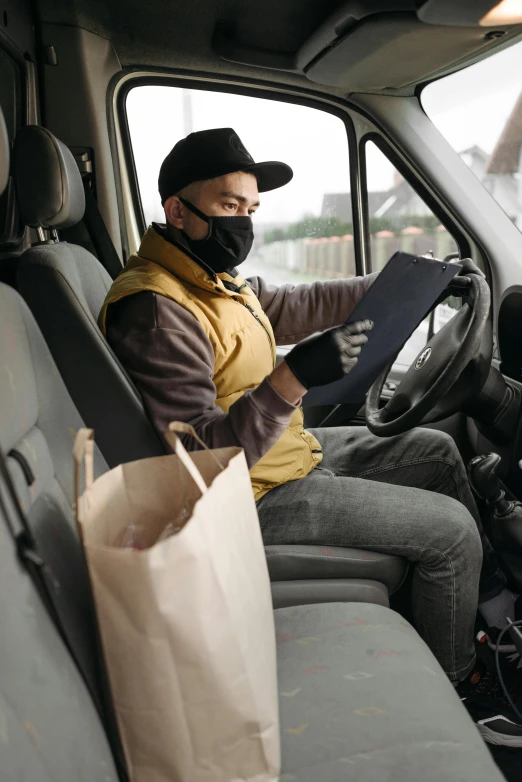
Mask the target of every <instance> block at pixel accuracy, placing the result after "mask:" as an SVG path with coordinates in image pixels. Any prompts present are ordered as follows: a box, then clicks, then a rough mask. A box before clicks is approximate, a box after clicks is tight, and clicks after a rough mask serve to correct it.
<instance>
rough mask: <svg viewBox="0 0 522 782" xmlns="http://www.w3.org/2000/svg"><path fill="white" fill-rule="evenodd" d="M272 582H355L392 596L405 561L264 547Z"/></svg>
mask: <svg viewBox="0 0 522 782" xmlns="http://www.w3.org/2000/svg"><path fill="white" fill-rule="evenodd" d="M265 551H266V557H267V562H268V570H269V572H270V580H271V581H297V580H301V579H313V578H323V579H326V578H358V579H369V580H372V581H380V582H381V584H384V585H385V587H386V588H387V589H388V593H389V594H390V595H392V594H393V593H394V592H396V591H397V589H398V588H399V587H400V585H401V584H402V582H403V580H404V578H405V576H406V572H407V570H408V561H407V560H406V559H404V558H403V557H396V556H394V555H393V554H379V553H377V552H376V551H365V550H364V551H363V550H362V549H355V548H334V547H328V546H296V545H291V546H290V545H288V546H285V545H277V546H266V547H265Z"/></svg>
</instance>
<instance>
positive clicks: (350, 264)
mask: <svg viewBox="0 0 522 782" xmlns="http://www.w3.org/2000/svg"><path fill="white" fill-rule="evenodd" d="M126 110H127V118H128V125H129V131H130V139H131V144H132V151H133V155H134V162H135V166H136V172H137V178H138V186H139V194H140V198H141V204H142V208H143V212H144V217H145V222H146V224H147V225H149V224H150V223H151V222H152V221H156V222H160V223H161V222H164V219H165V218H164V213H163V210H162V207H161V203H160V199H159V195H158V186H157V181H158V172H159V168H160V165H161V163H162V161H163V159H164V157H165V156H166V155H167V153H168V152H169V151H170V149H171V148H172V147H173V146H174V144H175V143H176V142H177V141H178V140H179V139H181V138H183V137H184V136H186V135H187V134H188V133H190V132H192V131H198V130H205V129H208V128H219V127H233V128H234V130H235V131H236V132H237V133H238V135H239V136H240V138H241V140H242V141H243V143H244V145H245V146H246V148H247V149H248V151H249V152H250V154H251V155H252V156H253V158H254V160H259V161H260V160H282V161H283V162H285V163H288V164H289V165H290V166H291V167H292V169H293V171H294V178H293V180H292V181H291V182H290V183H289V184H288V185H286V186H285V187H283V188H281V189H280V190H274V191H272V192H268V193H262V194H261V198H260V202H261V205H260V207H259V209H258V210H257V212H256V214H255V216H254V232H255V242H254V246H253V249H252V252H251V253H250V255H249V257H248V259H247V261H246V262H245V263H244V264H243V265H242V267H241V272H242V274H243V275H244V276H245V277H248V276H254V275H259V276H262V277H263V278H265V279H266V280H267V281H269V282H273V283H275V284H278V285H280V284H283V283H286V282H300V281H313V280H318V279H332V278H337V277H347V276H353V275H355V273H356V272H355V256H354V248H353V236H352V234H353V230H352V210H351V201H350V171H349V159H348V138H347V130H346V127H345V125H344V122H343V121H342V120H341V119H339V118H338V117H336V116H334V115H332V114H329V113H328V112H325V111H320V110H318V109H314V108H310V107H308V106H301V105H296V104H290V103H284V102H282V101H276V100H268V99H264V98H253V97H247V96H243V95H232V94H228V93H221V92H211V91H206V90H186V89H180V88H177V87H170V86H150V85H148V86H140V87H134V88H133V89H132V90H130V92H129V94H128V96H127V102H126Z"/></svg>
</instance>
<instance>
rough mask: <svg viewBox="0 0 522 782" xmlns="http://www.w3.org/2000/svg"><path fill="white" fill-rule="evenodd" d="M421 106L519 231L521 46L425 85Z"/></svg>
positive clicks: (521, 222) (521, 215) (521, 209)
mask: <svg viewBox="0 0 522 782" xmlns="http://www.w3.org/2000/svg"><path fill="white" fill-rule="evenodd" d="M421 101H422V106H423V108H424V110H425V112H426V114H427V115H428V116H429V118H430V119H431V120H432V122H433V123H434V125H436V127H437V128H438V129H439V130H440V132H441V133H442V135H443V136H445V138H446V139H447V141H448V142H449V143H450V144H451V146H452V147H453V148H454V149H455V151H456V152H458V153H459V155H460V157H461V158H462V160H463V161H464V162H465V163H466V165H468V166H469V167H470V168H471V170H472V171H473V173H474V174H475V176H476V177H477V178H478V179H479V180H480V182H482V184H483V185H484V187H485V188H486V190H488V191H489V192H490V193H491V195H492V196H493V198H494V199H495V200H496V201H497V203H498V204H499V205H500V206H501V207H502V209H503V210H504V212H505V213H506V214H507V216H508V217H509V218H510V219H511V220H512V221H513V223H514V224H515V225H516V226H517V227H518V228H519V229H520V230H522V176H521V171H522V43H518V44H515V45H514V46H511V47H509V48H508V49H505V50H504V51H502V52H499V53H498V54H494V55H493V56H491V57H488V58H487V59H485V60H482V61H481V62H479V63H476V64H475V65H471V66H470V67H469V68H465V69H464V70H462V71H459V72H458V73H454V74H451V75H450V76H446V77H445V78H444V79H439V80H438V81H436V82H434V83H433V84H429V85H428V86H427V87H425V89H424V90H423V91H422V93H421Z"/></svg>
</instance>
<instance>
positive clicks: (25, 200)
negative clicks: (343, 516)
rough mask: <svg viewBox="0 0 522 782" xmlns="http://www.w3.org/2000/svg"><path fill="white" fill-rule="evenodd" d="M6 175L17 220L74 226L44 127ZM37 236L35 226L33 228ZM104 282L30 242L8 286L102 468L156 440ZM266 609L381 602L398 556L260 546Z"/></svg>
mask: <svg viewBox="0 0 522 782" xmlns="http://www.w3.org/2000/svg"><path fill="white" fill-rule="evenodd" d="M13 157H14V161H13V163H14V165H13V176H14V181H15V187H16V194H17V199H18V205H19V209H20V215H21V218H22V220H23V221H24V222H25V224H26V225H28V226H30V227H32V228H35V229H37V230H38V229H48V230H51V231H53V232H54V233H55V232H56V230H60V229H64V228H69V227H72V226H73V225H76V224H77V223H79V222H80V221H81V219H82V217H83V213H84V209H85V200H84V191H83V185H82V180H81V176H80V173H79V170H78V167H77V165H76V162H75V160H74V157H73V155H72V154H71V152H70V150H69V149H68V148H67V147H66V146H65V144H63V143H62V142H61V141H59V140H58V139H57V138H55V136H53V134H52V133H50V131H48V130H47V129H45V128H42V127H39V126H36V125H30V126H26V127H23V128H21V129H20V131H19V132H18V135H17V138H16V140H15V144H14V150H13ZM39 232H40V234H41V233H42V231H41V230H40V231H39ZM111 283H112V280H111V277H110V276H109V274H108V273H107V272H106V271H105V269H104V268H103V267H102V265H101V264H100V262H99V261H98V259H97V258H95V257H94V256H93V255H92V254H91V253H89V252H88V251H87V250H85V249H84V248H83V247H81V246H78V245H75V244H69V243H67V242H61V241H59V240H54V239H53V240H48V241H40V242H37V243H36V244H34V245H33V246H32V247H31V248H30V249H28V250H26V252H25V253H24V254H23V256H22V257H21V259H20V261H19V265H18V285H19V289H20V292H21V294H22V296H23V297H24V298H25V300H26V302H27V303H28V305H29V307H30V308H31V310H32V312H33V315H34V317H35V318H36V321H37V322H38V325H39V326H40V329H41V331H42V333H43V335H44V337H45V339H46V341H47V344H48V346H49V348H50V351H51V354H52V356H53V358H54V361H55V362H56V364H57V366H58V369H59V371H60V373H61V375H62V378H63V380H64V381H65V384H66V386H67V389H68V391H69V393H70V395H71V397H72V399H73V401H74V403H75V405H76V407H77V409H78V411H79V413H80V416H81V417H82V419H83V420H84V421H85V423H86V425H87V426H89V427H91V428H93V429H94V430H95V432H96V442H97V444H98V446H99V448H100V450H101V452H102V454H103V456H104V457H105V460H106V461H107V463H108V465H109V467H114V466H116V465H118V464H121V463H122V462H128V461H132V460H134V459H142V458H146V457H151V456H158V455H161V454H163V453H164V448H163V445H162V443H161V441H160V439H159V437H158V436H157V434H156V432H155V430H154V428H153V427H152V424H151V423H150V421H149V419H148V417H147V415H146V412H145V410H144V407H143V403H142V401H141V398H140V396H139V394H138V392H137V390H136V388H135V386H134V385H133V383H132V381H131V380H130V378H129V377H128V375H127V374H126V372H125V370H124V369H123V367H122V365H121V364H120V363H119V361H118V359H117V358H116V356H115V355H114V353H113V352H112V350H111V348H110V347H109V344H108V343H107V341H106V340H105V338H104V336H103V335H102V333H101V331H100V329H99V327H98V324H97V319H98V315H99V312H100V309H101V307H102V304H103V301H104V299H105V296H106V294H107V291H108V290H109V288H110V286H111ZM266 553H267V561H268V568H269V571H270V578H271V580H272V582H273V585H272V587H273V597H274V605H275V607H284V606H290V605H302V604H305V603H321V602H335V601H358V602H370V603H378V604H380V605H385V606H387V605H388V603H389V601H388V596H389V594H393V592H395V591H396V590H397V589H398V588H399V586H400V585H401V583H402V582H403V580H404V578H405V575H406V572H407V561H406V560H404V559H403V558H401V557H397V556H393V555H389V554H381V553H377V552H369V551H362V550H360V549H351V548H325V547H320V546H295V545H292V546H290V545H276V546H267V547H266Z"/></svg>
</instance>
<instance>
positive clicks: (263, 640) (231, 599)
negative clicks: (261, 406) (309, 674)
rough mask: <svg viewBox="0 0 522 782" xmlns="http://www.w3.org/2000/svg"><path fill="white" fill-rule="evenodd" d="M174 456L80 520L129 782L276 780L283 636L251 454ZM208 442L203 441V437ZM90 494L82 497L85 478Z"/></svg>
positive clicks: (81, 510)
mask: <svg viewBox="0 0 522 782" xmlns="http://www.w3.org/2000/svg"><path fill="white" fill-rule="evenodd" d="M169 430H170V431H169V434H168V437H169V440H170V442H171V444H172V446H173V448H174V450H175V454H173V455H169V456H160V457H157V458H151V459H143V460H140V461H136V462H131V463H128V464H122V465H120V466H119V467H116V468H115V469H113V470H110V471H109V472H107V473H105V474H104V475H102V476H101V477H100V478H98V479H97V480H93V466H92V457H93V448H94V441H93V433H92V431H91V430H86V429H82V430H80V432H79V433H78V435H77V437H76V441H75V444H74V459H75V474H76V497H77V502H76V509H77V519H78V524H79V527H80V531H81V536H82V540H83V544H84V548H85V552H86V557H87V562H88V566H89V573H90V577H91V582H92V587H93V592H94V599H95V603H96V610H97V614H98V621H99V625H100V633H101V638H102V645H103V650H104V655H105V659H106V664H107V669H108V675H109V680H110V686H111V691H112V695H113V700H114V707H115V711H116V715H117V719H118V724H119V728H120V732H121V738H122V743H123V747H124V751H125V756H126V760H127V763H128V768H129V774H130V777H131V780H132V782H221V781H222V782H240V781H241V782H246V781H247V780H248V782H269V780H276V779H277V778H278V774H279V769H280V747H279V724H278V707H277V684H276V656H275V631H274V621H273V612H272V601H271V594H270V583H269V578H268V571H267V566H266V560H265V554H264V548H263V542H262V538H261V532H260V528H259V522H258V518H257V512H256V507H255V503H254V499H253V496H252V489H251V484H250V478H249V473H248V467H247V464H246V460H245V456H244V453H243V451H242V450H241V449H239V448H221V449H217V450H213V451H210V450H209V449H207V448H206V447H205V446H204V445H203V443H201V441H199V442H200V443H201V445H203V447H204V450H202V451H195V452H191V455H190V456H189V455H188V454H187V452H186V450H185V448H184V447H183V445H182V443H181V441H180V439H179V437H177V435H176V434H175V431H183V432H185V433H190V434H192V435H193V436H196V435H195V432H194V431H193V430H192V428H191V427H189V426H187V425H186V424H171V426H170V427H169ZM197 439H198V440H199V438H197ZM82 462H84V465H85V491H84V492H83V494H81V495H80V489H79V485H80V467H81V463H82Z"/></svg>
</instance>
